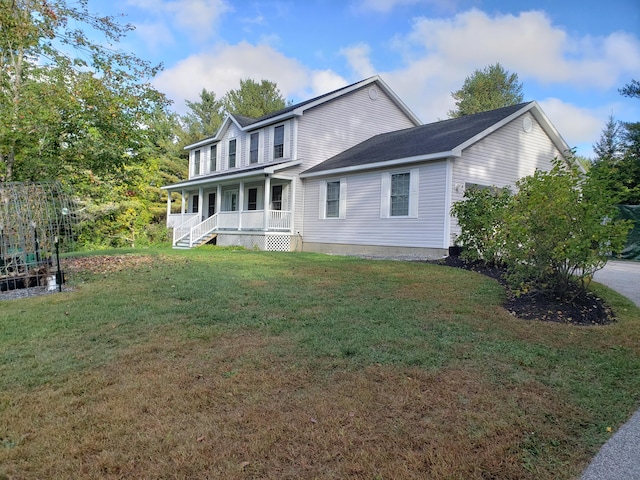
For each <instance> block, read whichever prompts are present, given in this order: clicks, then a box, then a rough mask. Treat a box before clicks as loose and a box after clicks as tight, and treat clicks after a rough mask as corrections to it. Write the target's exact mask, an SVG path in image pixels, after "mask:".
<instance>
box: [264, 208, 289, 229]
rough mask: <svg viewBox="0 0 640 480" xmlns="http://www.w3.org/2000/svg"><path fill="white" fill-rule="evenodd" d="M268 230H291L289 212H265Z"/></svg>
mask: <svg viewBox="0 0 640 480" xmlns="http://www.w3.org/2000/svg"><path fill="white" fill-rule="evenodd" d="M267 212H268V215H269V230H291V212H289V211H285V210H267Z"/></svg>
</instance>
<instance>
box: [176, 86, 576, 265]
mask: <svg viewBox="0 0 640 480" xmlns="http://www.w3.org/2000/svg"><path fill="white" fill-rule="evenodd" d="M186 148H187V149H188V150H189V178H188V180H185V181H183V182H180V183H176V184H174V185H169V186H166V187H164V188H165V189H166V190H167V191H168V192H169V202H168V205H167V226H168V227H172V228H173V232H174V235H173V243H174V246H175V247H183V248H190V247H193V246H197V245H200V244H202V243H206V242H209V241H212V242H215V243H217V244H218V245H241V246H245V247H247V248H259V249H263V250H281V251H290V250H307V251H319V252H328V253H367V254H376V253H385V254H386V253H396V254H397V253H404V254H415V255H419V256H423V257H437V256H440V255H442V254H444V253H446V251H447V249H448V247H449V246H450V245H452V244H453V241H454V240H455V237H456V235H457V233H458V232H457V226H456V223H455V219H453V218H451V215H450V209H451V205H452V203H453V202H454V201H457V200H459V199H461V198H462V196H463V194H464V189H465V188H466V187H467V186H468V185H469V184H474V185H497V186H500V187H502V186H507V185H513V184H514V183H515V182H516V180H518V179H519V178H521V177H523V176H525V175H529V174H532V173H533V172H534V171H535V170H536V169H537V168H541V169H548V168H550V166H551V163H550V162H551V160H552V159H553V158H554V157H558V156H563V155H564V154H565V152H566V151H567V150H568V146H567V145H566V143H565V142H564V140H563V139H562V137H561V136H560V135H559V134H558V132H557V131H556V129H555V128H554V127H553V125H552V124H551V123H550V122H549V120H548V119H547V117H546V116H545V115H544V113H543V112H542V110H541V109H540V107H539V106H538V104H537V103H535V102H529V103H525V104H520V105H516V106H512V107H506V108H503V109H498V110H493V111H491V112H484V113H481V114H477V115H469V116H467V117H462V118H459V119H451V120H445V121H442V122H436V123H432V124H427V125H422V124H421V122H420V121H419V119H418V118H417V117H416V116H415V115H414V114H413V113H412V112H411V110H410V109H409V108H408V107H407V106H406V105H405V104H404V103H403V102H402V101H401V100H400V98H399V97H398V96H397V95H396V94H395V93H394V92H393V91H392V90H391V89H390V88H389V87H388V86H387V85H386V83H385V82H384V81H382V79H380V78H379V77H377V76H376V77H372V78H369V79H366V80H363V81H360V82H357V83H354V84H352V85H349V86H347V87H344V88H341V89H339V90H336V91H333V92H330V93H327V94H325V95H322V96H319V97H316V98H313V99H311V100H308V101H306V102H302V103H299V104H297V105H292V106H290V107H287V108H285V109H283V110H281V111H278V112H275V113H273V114H270V115H266V116H264V117H262V118H259V119H251V118H246V117H241V116H238V115H228V116H227V117H226V118H225V120H224V122H223V124H222V126H221V127H220V129H219V131H218V132H217V133H216V135H215V136H213V137H211V138H206V139H203V140H201V141H199V142H197V143H195V144H193V145H189V146H188V147H186ZM172 192H177V193H179V194H180V195H179V196H180V198H181V205H180V213H172V211H173V210H174V209H172V205H171V193H172Z"/></svg>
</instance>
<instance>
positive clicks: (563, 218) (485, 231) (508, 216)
mask: <svg viewBox="0 0 640 480" xmlns="http://www.w3.org/2000/svg"><path fill="white" fill-rule="evenodd" d="M516 187H517V192H516V193H515V194H514V195H510V194H508V193H505V192H498V191H495V190H494V191H493V192H492V191H487V190H469V191H468V192H467V193H465V200H463V201H462V202H457V203H456V204H454V206H453V208H452V213H453V214H454V215H456V216H457V218H458V223H459V224H460V227H461V229H462V234H461V235H460V237H459V241H460V242H461V243H462V244H463V246H464V248H465V251H464V255H465V257H466V258H467V259H470V260H480V261H483V262H485V263H488V264H503V265H504V266H506V268H507V270H508V273H509V275H508V280H509V282H510V284H511V285H512V287H514V288H517V289H526V290H530V289H534V290H536V291H543V292H547V293H552V294H554V295H557V296H560V297H567V296H570V295H574V294H576V292H578V293H579V292H580V291H582V290H584V288H585V287H586V286H587V285H588V283H589V281H590V280H591V278H592V277H593V274H594V273H595V272H596V271H597V270H599V269H601V268H602V267H604V265H605V264H606V262H607V259H608V257H609V256H610V255H611V253H612V252H617V251H620V250H621V249H622V248H623V247H624V244H625V240H626V236H627V233H628V231H629V228H630V227H631V225H630V223H629V222H628V221H624V220H619V219H618V220H615V218H616V208H615V205H614V203H615V202H614V200H613V197H612V194H611V191H610V190H609V189H607V188H606V185H604V184H603V182H602V180H600V179H598V178H597V177H595V176H589V175H585V174H583V173H582V172H581V171H580V170H579V169H578V167H577V166H576V163H575V162H573V161H572V159H569V161H568V162H567V161H565V160H561V159H557V158H556V159H554V160H553V168H552V169H551V170H550V171H548V172H545V171H536V173H535V174H533V175H531V176H528V177H525V178H522V179H521V180H519V181H518V182H517V183H516ZM575 287H577V289H576V288H575Z"/></svg>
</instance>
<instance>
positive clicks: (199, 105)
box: [180, 78, 287, 146]
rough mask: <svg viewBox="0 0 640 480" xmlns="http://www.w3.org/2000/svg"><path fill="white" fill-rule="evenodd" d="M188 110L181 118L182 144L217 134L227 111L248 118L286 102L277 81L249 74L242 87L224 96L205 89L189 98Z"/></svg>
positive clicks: (263, 113) (269, 110)
mask: <svg viewBox="0 0 640 480" xmlns="http://www.w3.org/2000/svg"><path fill="white" fill-rule="evenodd" d="M186 105H187V107H188V108H189V110H190V111H189V112H188V113H187V114H186V115H184V116H183V117H182V118H181V120H182V125H183V131H182V134H181V135H180V140H181V142H180V144H181V145H183V146H184V145H189V144H191V143H195V142H197V141H198V140H202V139H203V138H206V137H212V136H213V135H215V134H216V132H217V131H218V129H219V128H220V126H221V125H222V121H223V119H224V115H225V112H226V113H232V114H235V115H242V116H244V117H249V118H260V117H262V116H264V115H267V114H269V113H273V112H276V111H278V110H281V109H283V108H285V107H286V106H287V102H286V100H285V99H284V97H283V96H282V94H281V93H280V90H279V89H278V86H277V85H276V83H275V82H271V81H269V80H261V81H260V83H258V82H256V81H255V80H252V79H250V78H247V79H244V80H240V88H238V89H236V90H229V91H228V92H227V93H225V94H224V96H223V97H222V98H221V99H218V98H216V94H215V92H212V91H208V90H206V89H204V88H203V89H202V91H201V92H200V100H199V101H197V102H191V101H188V100H187V101H186Z"/></svg>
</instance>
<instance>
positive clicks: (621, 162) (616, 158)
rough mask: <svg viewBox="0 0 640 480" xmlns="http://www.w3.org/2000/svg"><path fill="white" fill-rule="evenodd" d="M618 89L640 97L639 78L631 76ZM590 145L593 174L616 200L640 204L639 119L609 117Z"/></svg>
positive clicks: (626, 203) (627, 94) (628, 203)
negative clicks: (597, 136)
mask: <svg viewBox="0 0 640 480" xmlns="http://www.w3.org/2000/svg"><path fill="white" fill-rule="evenodd" d="M620 93H621V94H622V95H624V96H626V97H630V98H640V82H638V81H637V80H632V81H631V83H630V84H628V85H626V86H625V87H624V88H622V89H621V90H620ZM593 148H594V152H595V153H596V158H595V159H594V163H593V167H592V170H593V176H595V177H598V178H599V179H600V181H601V182H602V184H603V185H604V186H605V187H606V188H608V189H609V190H610V191H611V193H612V195H613V196H614V198H615V201H616V202H617V203H620V204H624V205H640V122H623V123H620V122H615V121H614V120H613V117H609V120H608V122H607V124H606V125H605V128H604V130H603V131H602V135H601V136H600V140H599V141H598V142H597V143H596V144H595V145H594V147H593Z"/></svg>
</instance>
